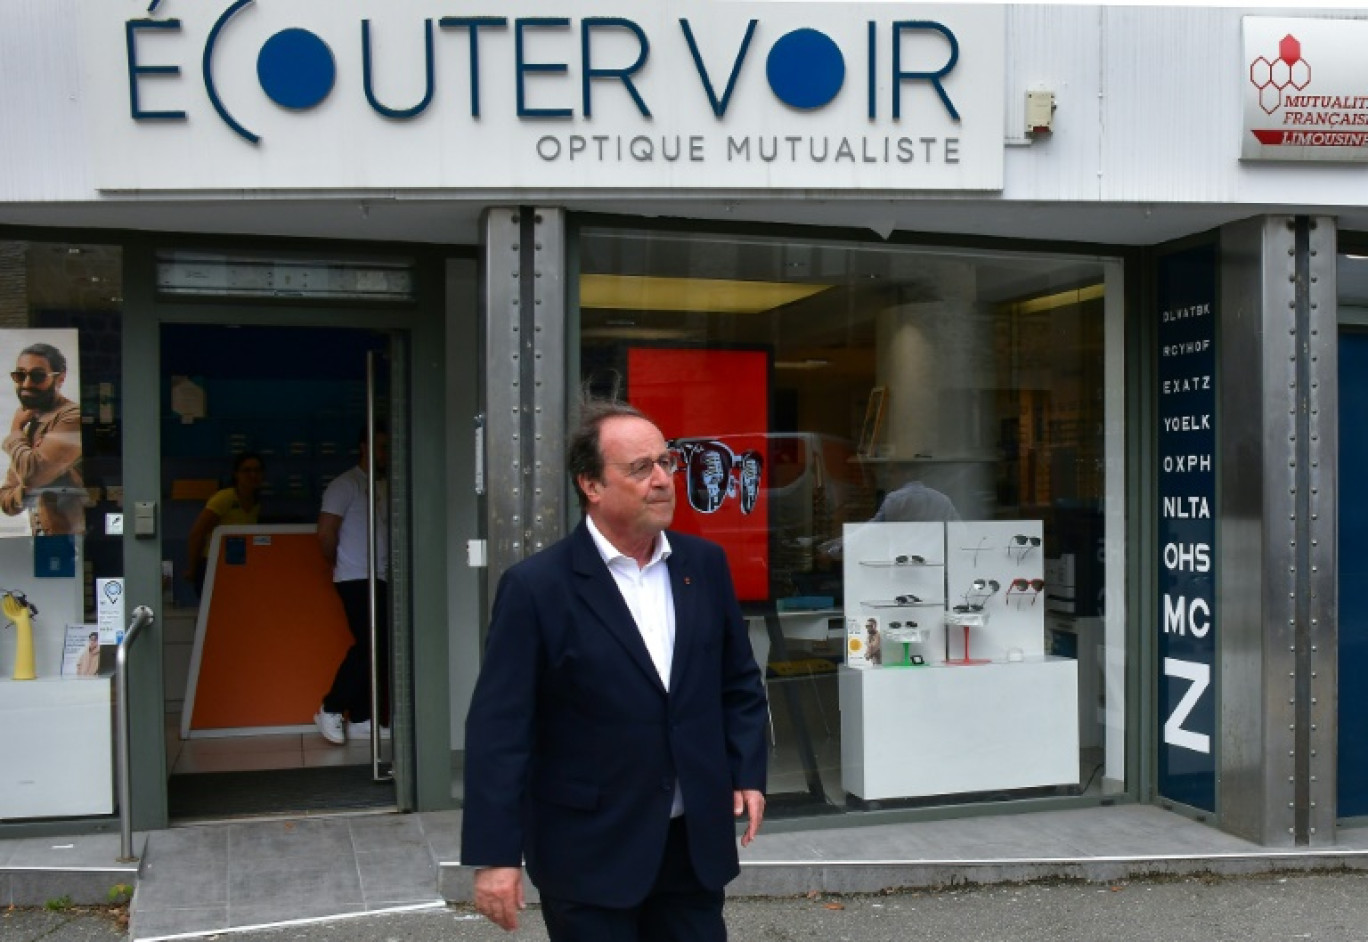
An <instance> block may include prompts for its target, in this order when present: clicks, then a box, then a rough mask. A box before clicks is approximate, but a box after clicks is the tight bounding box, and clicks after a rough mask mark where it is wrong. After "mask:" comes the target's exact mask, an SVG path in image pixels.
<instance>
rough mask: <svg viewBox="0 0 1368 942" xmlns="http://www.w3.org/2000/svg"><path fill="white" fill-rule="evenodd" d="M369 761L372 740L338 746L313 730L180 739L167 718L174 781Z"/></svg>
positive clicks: (168, 755) (177, 728) (177, 723)
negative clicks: (198, 775) (194, 776)
mask: <svg viewBox="0 0 1368 942" xmlns="http://www.w3.org/2000/svg"><path fill="white" fill-rule="evenodd" d="M382 747H383V748H382V754H387V753H388V749H389V745H388V743H382ZM369 761H370V739H369V738H366V739H353V740H350V741H348V742H347V744H346V745H345V746H337V745H334V744H332V743H330V742H328V741H327V740H325V739H324V738H323V737H322V736H320V735H319V734H318V731H317V730H315V729H314V728H313V727H312V726H310V727H308V728H307V729H306V730H298V731H293V732H288V733H269V734H264V735H252V736H222V737H202V738H193V739H181V734H180V718H179V717H178V716H173V715H170V714H168V715H167V718H166V765H167V768H168V770H169V771H170V774H172V775H190V774H195V773H199V772H255V771H262V770H266V769H306V768H318V767H323V766H339V765H364V764H365V763H367V762H369Z"/></svg>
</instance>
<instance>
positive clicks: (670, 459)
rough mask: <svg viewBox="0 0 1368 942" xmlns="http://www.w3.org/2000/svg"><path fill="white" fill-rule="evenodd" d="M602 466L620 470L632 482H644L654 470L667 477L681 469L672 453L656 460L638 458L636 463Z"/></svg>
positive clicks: (621, 462)
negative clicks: (663, 473) (661, 472)
mask: <svg viewBox="0 0 1368 942" xmlns="http://www.w3.org/2000/svg"><path fill="white" fill-rule="evenodd" d="M643 462H644V463H643ZM604 464H605V465H612V466H613V467H614V468H622V469H623V472H622V473H623V474H625V475H626V476H627V477H629V478H631V479H632V480H633V481H644V480H646V478H648V477H650V476H651V475H652V474H653V473H655V469H656V468H659V469H660V470H662V471H664V472H665V473H666V474H667V475H669V474H674V473H675V472H677V471H678V470H679V469H680V468H682V467H683V465H682V464H681V463H680V461H679V456H678V455H676V454H675V453H674V452H668V453H666V454H663V455H660V456H659V457H656V458H638V459H637V460H636V461H605V462H604Z"/></svg>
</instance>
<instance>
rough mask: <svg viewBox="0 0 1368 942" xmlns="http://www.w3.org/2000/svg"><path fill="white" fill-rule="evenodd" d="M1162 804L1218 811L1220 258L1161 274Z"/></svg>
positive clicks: (1202, 250) (1166, 264) (1210, 254)
mask: <svg viewBox="0 0 1368 942" xmlns="http://www.w3.org/2000/svg"><path fill="white" fill-rule="evenodd" d="M1158 280H1159V284H1158V293H1157V294H1158V297H1157V300H1158V308H1159V311H1158V314H1159V325H1158V328H1159V329H1158V343H1159V350H1158V354H1159V356H1158V362H1159V405H1158V409H1157V410H1156V414H1157V416H1158V419H1159V429H1158V433H1159V434H1158V438H1159V448H1158V460H1159V468H1158V478H1159V526H1158V537H1159V539H1158V548H1159V560H1158V564H1159V566H1158V572H1159V579H1158V589H1159V599H1158V619H1159V623H1158V625H1156V629H1157V631H1158V642H1159V643H1158V646H1157V647H1158V653H1159V657H1158V675H1159V676H1158V692H1159V695H1158V699H1157V708H1158V710H1159V717H1158V719H1159V723H1158V728H1159V730H1160V740H1159V763H1158V765H1159V770H1158V771H1159V775H1158V788H1159V794H1160V795H1162V796H1163V797H1165V798H1168V799H1171V800H1173V801H1177V802H1181V803H1182V804H1185V805H1189V806H1191V807H1194V808H1201V809H1203V810H1206V811H1215V810H1216V746H1215V744H1216V688H1215V679H1216V630H1217V618H1216V614H1217V613H1216V556H1215V541H1216V519H1215V511H1216V248H1215V246H1214V245H1207V246H1202V247H1198V248H1195V249H1190V250H1187V251H1183V252H1178V253H1174V254H1172V255H1168V256H1165V257H1163V258H1162V259H1160V261H1159V273H1158Z"/></svg>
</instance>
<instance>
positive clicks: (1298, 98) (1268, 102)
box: [1249, 33, 1368, 147]
mask: <svg viewBox="0 0 1368 942" xmlns="http://www.w3.org/2000/svg"><path fill="white" fill-rule="evenodd" d="M1249 81H1250V84H1252V85H1253V86H1254V87H1255V88H1257V89H1258V90H1259V107H1260V108H1262V109H1263V111H1264V113H1265V114H1267V115H1268V116H1269V117H1270V118H1274V119H1275V121H1274V122H1270V123H1273V124H1275V126H1274V127H1268V128H1251V130H1250V133H1252V134H1253V135H1254V137H1255V138H1256V139H1257V140H1258V141H1259V143H1260V144H1264V145H1269V146H1274V147H1368V95H1316V94H1310V93H1308V86H1310V84H1311V63H1309V62H1307V61H1306V59H1305V58H1304V57H1303V56H1302V45H1301V42H1300V41H1299V40H1298V39H1297V37H1295V36H1293V35H1292V34H1291V33H1289V34H1287V35H1286V36H1284V37H1283V38H1282V40H1281V41H1279V43H1278V57H1277V58H1276V59H1273V60H1272V61H1270V60H1269V59H1267V58H1266V57H1264V56H1259V57H1258V58H1257V59H1255V60H1254V61H1253V62H1251V63H1250V64H1249ZM1350 128H1355V129H1365V130H1349V129H1350Z"/></svg>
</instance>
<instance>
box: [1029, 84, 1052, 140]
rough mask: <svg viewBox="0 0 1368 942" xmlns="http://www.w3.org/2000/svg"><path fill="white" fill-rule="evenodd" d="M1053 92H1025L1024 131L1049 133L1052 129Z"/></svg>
mask: <svg viewBox="0 0 1368 942" xmlns="http://www.w3.org/2000/svg"><path fill="white" fill-rule="evenodd" d="M1054 110H1055V96H1054V92H1046V91H1034V92H1027V93H1026V133H1027V134H1049V133H1050V132H1051V131H1053V130H1054Z"/></svg>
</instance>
